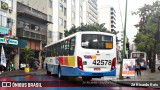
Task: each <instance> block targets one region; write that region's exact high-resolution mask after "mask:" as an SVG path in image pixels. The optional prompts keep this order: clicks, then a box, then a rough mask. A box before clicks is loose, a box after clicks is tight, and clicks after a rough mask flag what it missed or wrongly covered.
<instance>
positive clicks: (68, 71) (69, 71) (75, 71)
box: [61, 67, 116, 76]
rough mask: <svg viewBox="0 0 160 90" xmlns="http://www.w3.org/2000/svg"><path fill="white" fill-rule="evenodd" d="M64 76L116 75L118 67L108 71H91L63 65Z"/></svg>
mask: <svg viewBox="0 0 160 90" xmlns="http://www.w3.org/2000/svg"><path fill="white" fill-rule="evenodd" d="M61 68H62V69H61V70H62V75H64V76H116V69H114V70H112V71H106V72H89V71H85V70H80V69H79V68H71V67H61Z"/></svg>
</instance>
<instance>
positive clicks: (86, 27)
mask: <svg viewBox="0 0 160 90" xmlns="http://www.w3.org/2000/svg"><path fill="white" fill-rule="evenodd" d="M104 25H105V24H98V23H93V24H83V23H81V26H79V27H76V26H75V25H73V26H72V28H71V29H70V30H65V31H64V35H65V37H67V36H69V35H71V34H74V33H76V32H79V31H99V32H107V33H112V34H115V35H117V33H119V32H116V31H113V32H110V31H109V30H107V28H105V27H104ZM118 41H119V40H118V38H117V42H118Z"/></svg>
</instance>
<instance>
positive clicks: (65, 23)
mask: <svg viewBox="0 0 160 90" xmlns="http://www.w3.org/2000/svg"><path fill="white" fill-rule="evenodd" d="M66 27H67V21H66V20H64V28H66Z"/></svg>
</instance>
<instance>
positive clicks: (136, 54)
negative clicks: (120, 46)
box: [132, 53, 144, 58]
mask: <svg viewBox="0 0 160 90" xmlns="http://www.w3.org/2000/svg"><path fill="white" fill-rule="evenodd" d="M140 56H141V58H144V53H132V58H140Z"/></svg>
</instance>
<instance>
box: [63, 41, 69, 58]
mask: <svg viewBox="0 0 160 90" xmlns="http://www.w3.org/2000/svg"><path fill="white" fill-rule="evenodd" d="M68 52H69V39H67V40H66V41H65V42H64V55H68V54H69V53H68Z"/></svg>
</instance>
